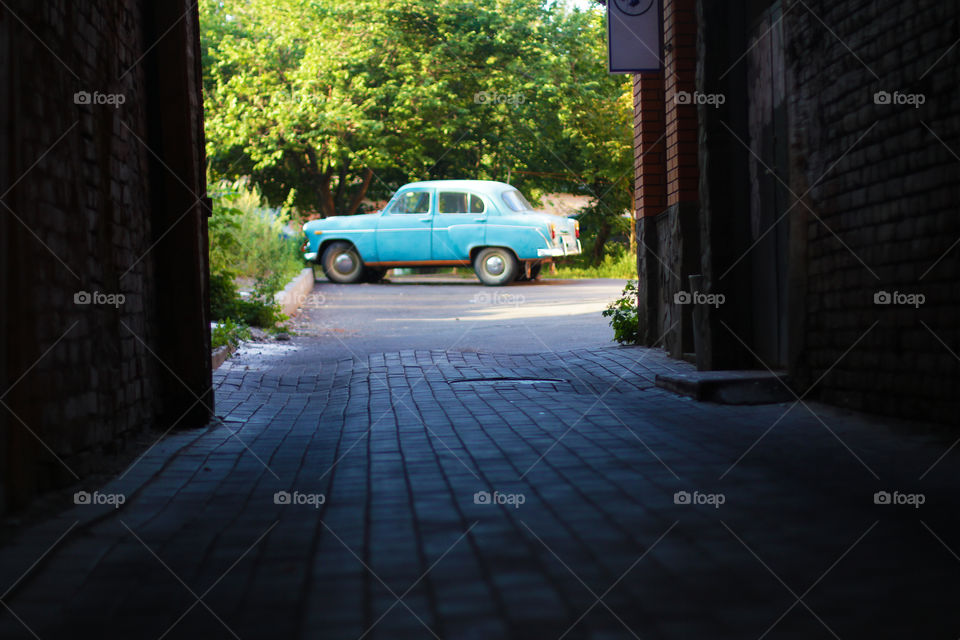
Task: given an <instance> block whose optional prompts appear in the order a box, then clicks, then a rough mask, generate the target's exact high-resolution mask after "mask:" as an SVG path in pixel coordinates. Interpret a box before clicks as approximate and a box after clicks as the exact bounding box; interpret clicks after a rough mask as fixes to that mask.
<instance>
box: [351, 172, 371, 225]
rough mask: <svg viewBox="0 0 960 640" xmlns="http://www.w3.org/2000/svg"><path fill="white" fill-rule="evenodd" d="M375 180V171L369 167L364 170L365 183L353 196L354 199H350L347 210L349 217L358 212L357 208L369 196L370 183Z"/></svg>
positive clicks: (361, 184) (362, 183)
mask: <svg viewBox="0 0 960 640" xmlns="http://www.w3.org/2000/svg"><path fill="white" fill-rule="evenodd" d="M372 180H373V169H371V168H370V167H367V168H366V169H364V170H363V181H362V182H361V183H360V187H359V188H358V189H357V191H356V192H355V193H354V194H353V197H352V198H351V199H350V206H349V207H348V208H347V215H348V216H352V215H353V214H355V213H356V212H357V207H359V206H360V203H361V202H363V199H364V198H365V197H366V196H367V189H369V188H370V182H371V181H372Z"/></svg>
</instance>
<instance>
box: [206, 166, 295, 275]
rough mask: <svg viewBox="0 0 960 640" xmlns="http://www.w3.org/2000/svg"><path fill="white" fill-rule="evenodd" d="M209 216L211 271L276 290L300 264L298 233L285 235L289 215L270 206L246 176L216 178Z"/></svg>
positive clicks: (293, 273)
mask: <svg viewBox="0 0 960 640" xmlns="http://www.w3.org/2000/svg"><path fill="white" fill-rule="evenodd" d="M212 197H213V215H211V216H210V222H209V228H210V272H211V273H228V274H232V275H233V276H234V277H236V276H244V277H248V278H252V279H253V280H254V281H255V282H256V283H257V288H258V289H259V290H260V292H261V293H267V292H269V293H275V292H277V291H279V290H280V289H282V288H283V285H285V284H286V283H287V281H289V280H290V278H292V277H293V276H295V275H296V274H297V272H299V271H300V269H302V268H303V265H304V263H303V259H302V258H301V257H300V252H299V247H300V238H299V235H294V236H293V237H288V236H287V235H286V233H287V228H288V225H289V224H290V219H291V216H290V213H289V212H287V211H284V210H283V209H272V208H270V207H268V206H266V202H265V200H264V199H263V196H262V195H261V193H260V190H259V189H258V188H257V187H256V186H251V185H250V184H249V181H248V180H247V179H245V178H243V179H240V180H237V181H235V182H221V183H219V184H218V185H217V189H216V192H215V193H213V194H212Z"/></svg>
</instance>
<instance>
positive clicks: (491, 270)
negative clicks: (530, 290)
mask: <svg viewBox="0 0 960 640" xmlns="http://www.w3.org/2000/svg"><path fill="white" fill-rule="evenodd" d="M519 267H520V264H519V263H518V262H517V258H516V256H514V255H513V252H512V251H510V250H509V249H504V248H502V247H487V248H486V249H483V250H482V251H480V252H479V253H478V254H477V257H476V258H474V259H473V270H474V271H475V272H476V273H477V277H478V278H480V282H482V283H483V284H485V285H487V286H490V287H496V286H499V285H503V284H507V283H509V282H513V281H514V280H515V279H516V277H517V271H518V269H519Z"/></svg>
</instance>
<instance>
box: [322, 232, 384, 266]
mask: <svg viewBox="0 0 960 640" xmlns="http://www.w3.org/2000/svg"><path fill="white" fill-rule="evenodd" d="M317 238H318V243H317V260H318V261H319V260H320V259H321V258H322V257H323V251H324V249H325V248H326V247H327V246H328V245H329V244H330V243H332V242H337V241H340V242H349V243H350V244H352V245H353V246H354V247H356V249H357V253H359V254H360V259H361V260H363V261H364V262H376V261H377V243H376V230H375V229H370V230H367V229H340V230H336V231H324V232H323V233H321V234H320V235H319V236H317Z"/></svg>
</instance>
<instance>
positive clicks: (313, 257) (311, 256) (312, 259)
mask: <svg viewBox="0 0 960 640" xmlns="http://www.w3.org/2000/svg"><path fill="white" fill-rule="evenodd" d="M303 259H304V260H306V261H307V262H316V261H317V252H316V251H311V252H310V253H305V254H303Z"/></svg>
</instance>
